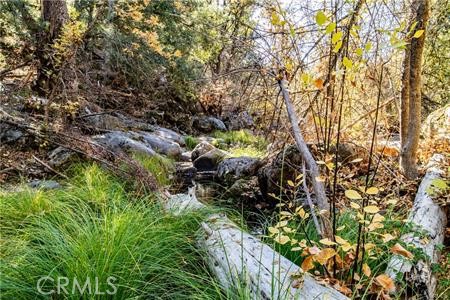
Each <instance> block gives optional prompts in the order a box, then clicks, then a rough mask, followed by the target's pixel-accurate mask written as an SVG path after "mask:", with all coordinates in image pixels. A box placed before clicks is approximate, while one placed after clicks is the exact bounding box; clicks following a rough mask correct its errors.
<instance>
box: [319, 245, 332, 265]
mask: <svg viewBox="0 0 450 300" xmlns="http://www.w3.org/2000/svg"><path fill="white" fill-rule="evenodd" d="M335 255H336V251H335V250H334V249H333V248H325V249H322V250H321V251H320V253H319V254H317V255H315V256H314V259H315V260H316V261H317V262H318V263H319V264H321V265H324V264H326V263H327V261H328V260H329V259H330V258H332V257H333V256H335Z"/></svg>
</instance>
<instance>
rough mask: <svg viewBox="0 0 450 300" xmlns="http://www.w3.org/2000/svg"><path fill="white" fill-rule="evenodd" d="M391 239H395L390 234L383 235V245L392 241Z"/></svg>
mask: <svg viewBox="0 0 450 300" xmlns="http://www.w3.org/2000/svg"><path fill="white" fill-rule="evenodd" d="M393 239H395V237H394V236H393V235H392V234H390V233H385V234H383V242H384V243H387V242H389V241H392V240H393Z"/></svg>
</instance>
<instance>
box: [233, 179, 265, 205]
mask: <svg viewBox="0 0 450 300" xmlns="http://www.w3.org/2000/svg"><path fill="white" fill-rule="evenodd" d="M258 193H259V192H258V178H257V177H256V176H253V177H250V178H240V179H238V180H236V181H235V182H233V184H232V185H231V186H230V187H229V188H228V189H227V190H226V192H225V197H228V198H232V199H239V200H245V201H246V202H248V201H255V200H256V199H257V197H258V196H257V195H258Z"/></svg>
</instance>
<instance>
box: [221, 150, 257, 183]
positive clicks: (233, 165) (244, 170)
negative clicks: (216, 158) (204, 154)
mask: <svg viewBox="0 0 450 300" xmlns="http://www.w3.org/2000/svg"><path fill="white" fill-rule="evenodd" d="M260 166H261V160H260V159H258V158H253V157H248V156H242V157H231V158H225V159H224V160H222V161H221V162H220V163H219V165H218V167H217V178H218V179H219V180H221V181H228V182H231V181H235V180H237V179H239V178H244V177H249V176H253V175H256V173H257V171H258V169H259V167H260Z"/></svg>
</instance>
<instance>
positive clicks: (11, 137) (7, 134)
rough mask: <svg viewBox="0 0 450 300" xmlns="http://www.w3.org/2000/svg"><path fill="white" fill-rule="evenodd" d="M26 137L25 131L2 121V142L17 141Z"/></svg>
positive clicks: (0, 137)
mask: <svg viewBox="0 0 450 300" xmlns="http://www.w3.org/2000/svg"><path fill="white" fill-rule="evenodd" d="M24 137H25V133H24V132H23V131H22V130H20V129H19V128H17V127H14V126H12V125H9V124H6V123H1V122H0V142H1V143H5V144H11V143H15V142H17V141H18V140H20V139H22V138H24Z"/></svg>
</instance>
